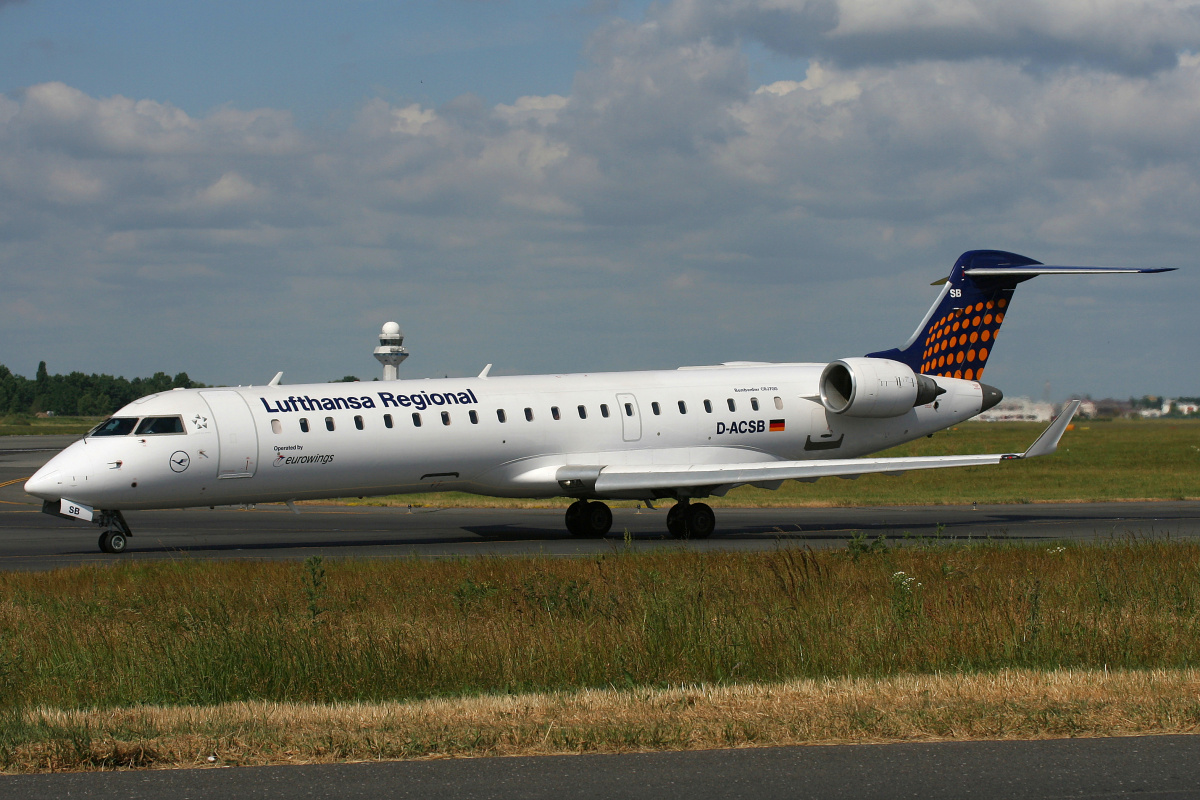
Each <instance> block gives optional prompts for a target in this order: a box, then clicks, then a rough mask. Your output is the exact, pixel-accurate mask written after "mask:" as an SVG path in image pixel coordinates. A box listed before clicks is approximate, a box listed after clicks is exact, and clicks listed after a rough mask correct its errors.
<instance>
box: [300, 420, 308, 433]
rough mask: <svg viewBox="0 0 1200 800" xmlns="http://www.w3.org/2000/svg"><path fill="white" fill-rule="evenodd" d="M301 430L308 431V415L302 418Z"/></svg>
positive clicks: (302, 431)
mask: <svg viewBox="0 0 1200 800" xmlns="http://www.w3.org/2000/svg"><path fill="white" fill-rule="evenodd" d="M300 432H301V433H308V419H307V418H306V417H301V418H300Z"/></svg>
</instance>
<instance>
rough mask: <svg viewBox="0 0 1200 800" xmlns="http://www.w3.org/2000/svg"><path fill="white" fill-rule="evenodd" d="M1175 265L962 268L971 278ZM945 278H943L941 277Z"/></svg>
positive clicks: (1125, 272) (1119, 271) (1095, 272)
mask: <svg viewBox="0 0 1200 800" xmlns="http://www.w3.org/2000/svg"><path fill="white" fill-rule="evenodd" d="M1174 270H1175V267H1153V268H1144V269H1139V268H1136V267H1058V266H1050V265H1045V264H1039V265H1038V266H1033V267H974V268H970V269H964V270H963V274H964V275H970V276H971V277H972V278H988V277H991V278H996V277H1006V278H1022V279H1028V278H1034V277H1037V276H1038V275H1132V274H1138V273H1147V272H1173V271H1174ZM943 280H945V279H943Z"/></svg>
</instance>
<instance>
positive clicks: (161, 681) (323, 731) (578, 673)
mask: <svg viewBox="0 0 1200 800" xmlns="http://www.w3.org/2000/svg"><path fill="white" fill-rule="evenodd" d="M851 545H852V546H851V547H849V548H848V549H847V550H844V551H820V552H812V551H806V550H796V549H786V548H781V549H778V550H774V551H767V552H757V553H723V552H711V553H697V552H688V551H655V552H650V553H641V552H637V551H633V550H619V549H617V550H614V552H612V553H610V554H605V555H603V556H592V557H588V558H578V559H548V558H491V557H481V558H472V559H465V558H464V559H456V560H439V561H421V560H415V559H413V560H395V561H384V562H381V561H365V562H359V561H338V562H333V561H329V562H324V561H321V560H319V559H316V558H314V559H310V560H309V561H308V562H305V563H304V564H296V563H291V562H271V563H258V562H237V561H228V562H211V561H188V560H180V561H173V562H156V563H145V562H143V563H137V562H128V563H121V564H119V565H114V566H107V567H94V566H90V567H77V568H70V569H61V570H55V571H53V572H47V573H25V572H14V573H2V574H0V769H5V770H10V771H11V770H31V769H34V770H49V769H95V768H107V767H116V766H153V765H180V764H191V763H209V762H208V761H207V758H208V757H210V756H211V757H213V758H214V759H215V761H214V762H213V763H229V764H233V763H276V762H287V761H320V760H341V759H369V758H413V757H426V756H439V755H486V754H509V753H543V752H581V751H616V750H641V749H663V748H667V749H670V748H687V747H713V746H742V745H756V744H764V745H765V744H782V743H789V742H833V741H883V740H896V739H913V738H917V739H920V738H996V737H1006V736H1013V737H1028V736H1068V735H1072V736H1073V735H1116V734H1125V733H1135V732H1154V731H1189V730H1192V729H1194V727H1195V726H1196V725H1197V723H1198V722H1200V691H1198V687H1200V672H1197V670H1196V669H1194V665H1197V664H1200V613H1198V611H1200V544H1197V543H1195V542H1190V541H1168V540H1157V541H1132V540H1130V541H1114V542H1108V543H1103V544H1094V545H1090V546H1078V545H1054V546H1046V545H1036V546H1013V545H1005V544H1000V543H983V544H980V543H972V544H964V543H959V544H947V543H942V542H936V541H928V540H925V541H922V540H917V541H912V542H910V543H909V545H910V546H907V547H904V548H899V549H891V548H889V547H888V546H887V544H886V542H882V541H880V542H876V543H872V542H868V541H866V540H862V539H855V540H853V541H852V542H851ZM679 687H682V688H679Z"/></svg>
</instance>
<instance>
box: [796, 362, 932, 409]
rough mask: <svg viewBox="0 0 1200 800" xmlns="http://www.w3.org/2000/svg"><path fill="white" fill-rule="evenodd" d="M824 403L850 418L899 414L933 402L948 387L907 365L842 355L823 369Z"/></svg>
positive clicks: (822, 396) (822, 401) (822, 395)
mask: <svg viewBox="0 0 1200 800" xmlns="http://www.w3.org/2000/svg"><path fill="white" fill-rule="evenodd" d="M820 387H821V403H822V404H823V405H824V406H825V408H826V409H827V410H829V411H830V412H832V413H834V414H841V415H843V416H847V417H898V416H900V415H901V414H905V413H907V412H908V410H909V409H910V408H915V407H916V406H923V405H925V404H926V403H932V402H933V401H934V400H935V399H937V396H938V395H940V394H944V393H945V392H946V390H945V389H943V388H942V387H940V386H938V385H937V383H936V382H935V381H934V380H933V379H932V378H929V377H927V376H925V375H918V374H916V373H915V372H913V371H912V369H911V368H910V367H909V366H908V365H907V364H902V363H900V362H899V361H892V360H890V359H886V358H842V359H839V360H837V361H832V362H830V363H829V364H828V365H827V366H826V367H825V369H824V371H822V372H821V382H820Z"/></svg>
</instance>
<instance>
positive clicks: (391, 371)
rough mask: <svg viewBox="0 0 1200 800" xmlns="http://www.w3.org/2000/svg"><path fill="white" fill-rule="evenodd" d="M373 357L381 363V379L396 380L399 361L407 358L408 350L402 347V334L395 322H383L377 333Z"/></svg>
mask: <svg viewBox="0 0 1200 800" xmlns="http://www.w3.org/2000/svg"><path fill="white" fill-rule="evenodd" d="M375 358H377V359H378V360H379V363H380V364H383V379H384V380H385V381H394V380H396V376H397V371H398V370H397V368H398V367H399V366H400V362H401V361H403V360H404V359H406V358H408V351H407V350H405V349H404V334H403V333H401V332H400V326H399V325H397V324H396V323H395V322H385V323H384V325H383V330H382V331H381V332H380V334H379V347H376V348H375Z"/></svg>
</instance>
